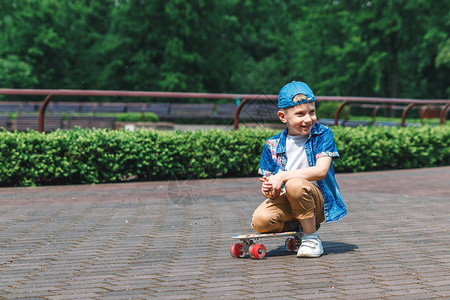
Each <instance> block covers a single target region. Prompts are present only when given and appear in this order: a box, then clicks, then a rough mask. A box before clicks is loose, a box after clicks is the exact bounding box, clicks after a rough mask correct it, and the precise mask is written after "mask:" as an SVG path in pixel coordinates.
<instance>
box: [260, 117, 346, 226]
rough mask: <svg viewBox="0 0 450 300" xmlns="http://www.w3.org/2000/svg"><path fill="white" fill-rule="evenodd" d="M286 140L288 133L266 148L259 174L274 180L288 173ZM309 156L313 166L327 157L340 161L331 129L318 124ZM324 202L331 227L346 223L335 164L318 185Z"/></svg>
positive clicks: (310, 140) (309, 143)
mask: <svg viewBox="0 0 450 300" xmlns="http://www.w3.org/2000/svg"><path fill="white" fill-rule="evenodd" d="M286 137H287V129H286V130H284V131H282V132H280V133H279V134H277V135H275V136H273V137H271V138H269V139H268V140H267V141H266V143H265V144H264V148H263V152H262V155H261V161H260V163H259V170H258V173H259V174H260V175H265V176H270V175H273V174H276V173H278V172H279V171H285V170H286V163H287V156H286ZM305 151H306V156H307V157H308V163H309V165H310V166H315V165H316V160H317V159H318V158H320V157H323V156H328V157H331V158H332V159H333V160H334V159H338V158H339V153H338V151H337V148H336V144H335V143H334V140H333V132H332V131H331V129H330V128H328V127H327V126H324V125H321V124H319V123H316V124H315V125H314V126H313V128H312V129H311V132H310V134H309V137H308V139H307V140H306V144H305ZM317 184H318V186H319V189H320V191H321V192H322V195H323V200H324V213H325V220H326V222H327V223H329V222H334V221H338V220H340V219H342V218H343V217H344V216H345V215H346V214H347V209H346V208H345V204H344V200H343V199H342V195H341V191H340V190H339V187H338V185H337V182H336V178H335V175H334V169H333V162H331V165H330V168H329V170H328V173H327V175H326V177H325V178H324V179H322V180H319V181H317Z"/></svg>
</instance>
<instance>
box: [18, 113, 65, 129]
mask: <svg viewBox="0 0 450 300" xmlns="http://www.w3.org/2000/svg"><path fill="white" fill-rule="evenodd" d="M62 120H63V117H62V116H46V117H45V120H44V131H45V132H49V131H53V130H57V129H61V128H62ZM16 130H18V131H27V130H35V131H38V130H39V116H27V115H18V116H17V118H16Z"/></svg>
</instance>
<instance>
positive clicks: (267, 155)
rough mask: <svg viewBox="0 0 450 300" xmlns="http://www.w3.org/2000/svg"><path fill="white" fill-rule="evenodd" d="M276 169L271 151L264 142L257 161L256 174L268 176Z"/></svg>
mask: <svg viewBox="0 0 450 300" xmlns="http://www.w3.org/2000/svg"><path fill="white" fill-rule="evenodd" d="M276 169H277V165H276V163H275V162H274V161H273V157H272V152H271V151H270V149H269V146H268V144H267V142H266V143H265V144H264V148H263V151H262V154H261V160H260V161H259V170H258V174H259V175H262V176H270V175H273V174H274V173H275V172H276Z"/></svg>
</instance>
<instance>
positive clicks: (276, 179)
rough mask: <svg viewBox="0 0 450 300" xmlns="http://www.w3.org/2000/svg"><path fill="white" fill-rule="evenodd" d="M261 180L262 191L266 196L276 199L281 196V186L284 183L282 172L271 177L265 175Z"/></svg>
mask: <svg viewBox="0 0 450 300" xmlns="http://www.w3.org/2000/svg"><path fill="white" fill-rule="evenodd" d="M259 180H260V181H261V182H262V183H263V184H262V189H261V191H262V193H263V195H264V197H266V198H270V199H275V198H277V197H278V196H280V193H281V187H282V186H283V183H284V182H283V179H282V176H281V174H280V173H277V174H275V175H272V176H270V177H267V176H263V177H261V178H260V179H259Z"/></svg>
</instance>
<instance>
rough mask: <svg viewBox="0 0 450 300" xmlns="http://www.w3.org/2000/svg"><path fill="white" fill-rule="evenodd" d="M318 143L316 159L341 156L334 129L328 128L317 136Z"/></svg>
mask: <svg viewBox="0 0 450 300" xmlns="http://www.w3.org/2000/svg"><path fill="white" fill-rule="evenodd" d="M316 145H317V147H316V149H315V153H316V160H317V159H319V158H321V157H324V156H325V157H331V158H332V159H338V158H339V152H338V150H337V147H336V144H335V143H334V139H333V131H331V129H330V128H327V130H325V132H323V133H322V134H320V135H319V136H318V137H317V144H316Z"/></svg>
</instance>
